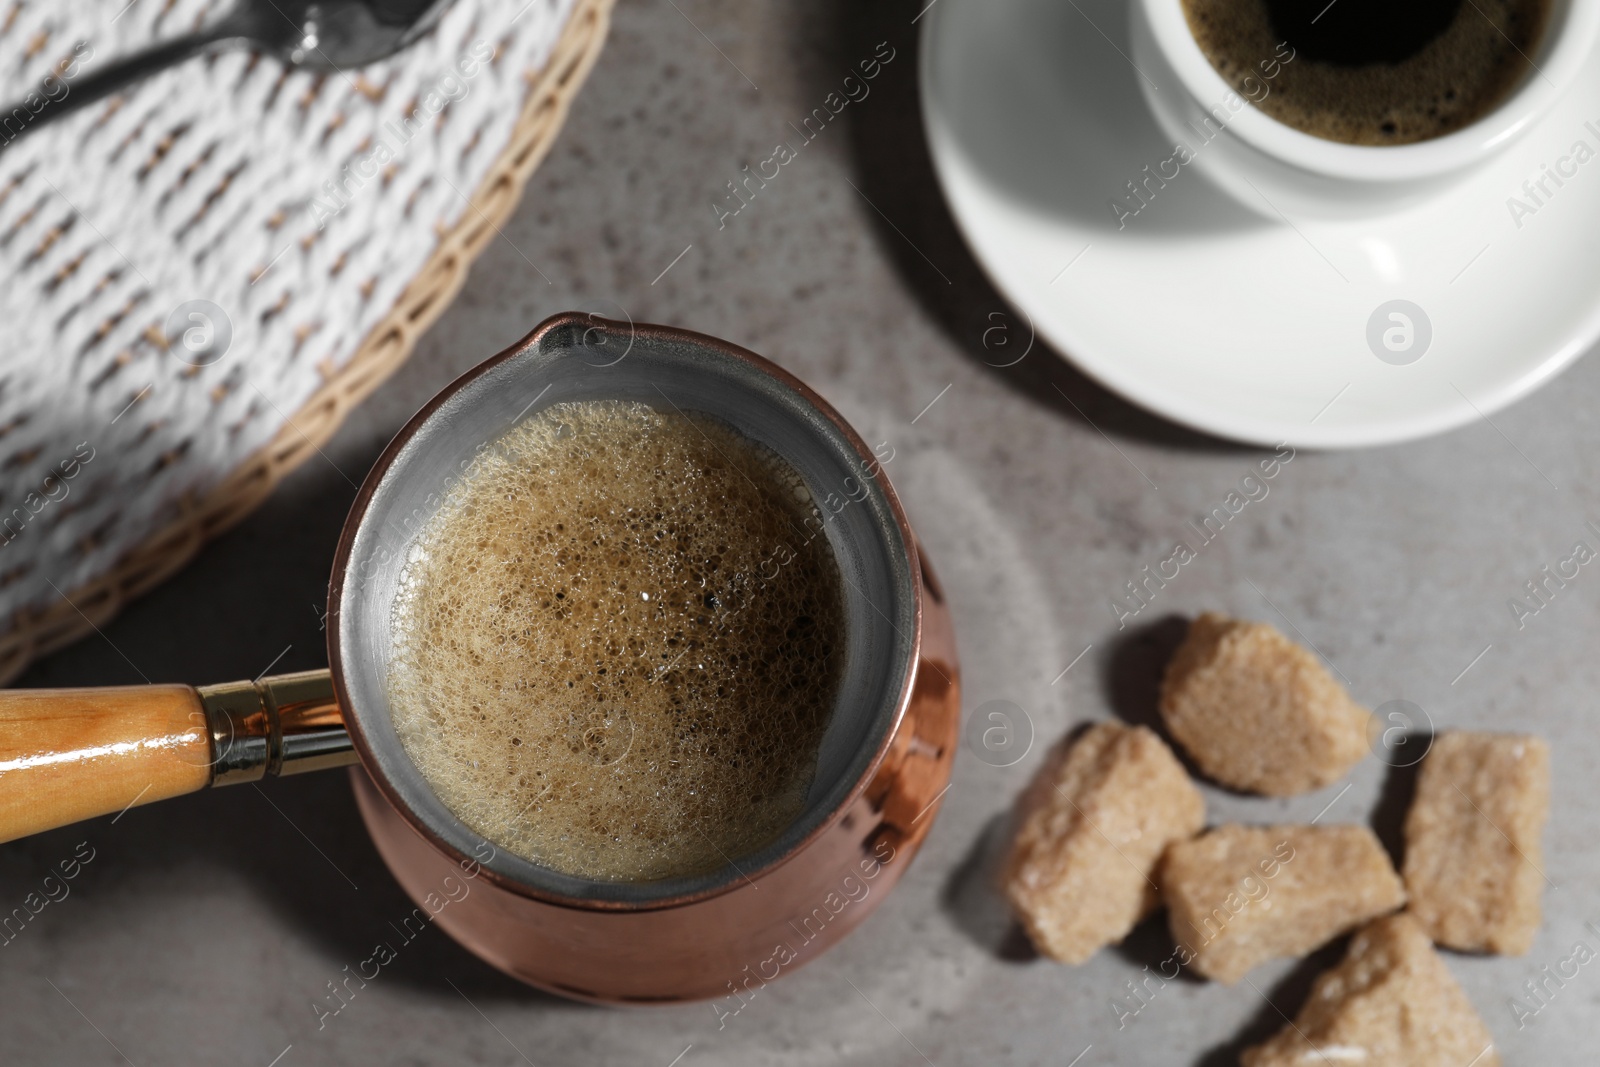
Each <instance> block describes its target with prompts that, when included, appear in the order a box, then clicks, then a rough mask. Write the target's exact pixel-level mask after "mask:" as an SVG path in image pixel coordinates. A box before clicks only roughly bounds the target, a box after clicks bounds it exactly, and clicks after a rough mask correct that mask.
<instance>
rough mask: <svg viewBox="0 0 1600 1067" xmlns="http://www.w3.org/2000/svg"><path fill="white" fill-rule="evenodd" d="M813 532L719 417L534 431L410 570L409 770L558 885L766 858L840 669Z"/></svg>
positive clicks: (829, 595)
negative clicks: (564, 877) (756, 854)
mask: <svg viewBox="0 0 1600 1067" xmlns="http://www.w3.org/2000/svg"><path fill="white" fill-rule="evenodd" d="M817 517H818V516H817V512H816V509H815V505H813V504H812V502H811V498H810V494H809V493H808V492H807V490H806V487H805V483H804V481H803V479H802V478H801V477H800V475H799V474H798V473H797V472H796V471H795V470H794V469H793V468H792V467H790V466H789V465H788V463H787V462H785V461H784V460H783V459H781V458H780V457H779V456H777V455H776V454H775V453H773V452H771V451H770V450H769V449H767V448H765V447H764V446H761V445H759V444H757V443H756V442H754V441H751V440H749V439H747V438H745V437H743V436H742V435H741V434H739V433H738V432H737V431H735V430H734V429H733V428H732V427H730V426H728V425H726V424H724V423H722V422H720V421H717V420H714V419H711V418H708V417H704V416H700V415H683V414H679V413H677V412H675V411H668V412H663V411H657V410H655V409H653V408H651V407H649V406H647V405H644V404H638V403H627V402H619V401H589V402H581V403H564V404H556V405H554V406H552V407H550V408H548V409H546V410H545V411H543V412H541V413H539V414H538V415H535V416H533V417H530V418H529V419H527V420H526V421H524V422H522V423H521V424H519V425H518V426H516V427H515V428H514V429H513V430H511V431H510V432H509V433H508V434H507V435H506V436H505V437H503V438H501V439H500V440H498V441H496V442H494V444H493V445H492V446H491V447H490V448H488V449H487V450H486V451H484V452H483V453H481V454H480V456H479V458H478V460H477V462H476V464H475V467H474V469H473V470H472V471H471V473H470V475H469V477H468V478H467V479H466V480H464V481H463V482H462V483H461V484H459V485H458V486H457V487H456V488H455V489H454V490H453V491H452V492H451V493H450V494H449V495H448V497H447V498H446V499H445V501H444V502H443V505H442V506H441V508H440V509H439V511H438V512H437V513H436V514H435V515H434V516H433V517H432V518H431V519H430V520H429V521H428V522H427V524H426V526H425V527H424V528H423V530H422V531H421V533H420V535H419V536H418V537H417V539H416V541H415V543H414V545H413V546H412V548H411V550H410V553H409V556H408V558H407V561H406V564H405V568H404V571H403V574H402V577H401V580H400V586H399V592H398V594H397V596H396V599H395V602H394V609H393V616H392V632H393V637H394V644H393V649H394V651H393V660H392V662H391V664H390V671H389V699H390V706H391V708H392V712H393V717H394V724H395V727H396V729H397V731H398V732H399V735H400V739H401V741H402V743H403V744H404V746H405V749H406V752H407V754H408V755H409V756H410V757H411V759H412V760H413V761H414V762H415V763H416V765H417V767H418V769H419V770H420V771H421V772H422V775H423V777H424V778H426V779H427V781H428V783H429V785H431V786H432V788H433V789H434V791H435V793H436V794H437V795H438V796H439V798H440V800H442V801H443V802H444V803H445V804H446V805H447V806H448V807H449V808H450V809H451V810H452V811H453V812H454V813H455V814H456V815H457V816H458V817H459V818H460V819H461V820H462V821H463V822H464V823H466V824H467V825H468V826H469V827H471V828H472V829H473V830H475V831H476V832H478V833H480V834H482V835H483V836H484V837H485V838H487V839H488V840H490V841H492V842H494V843H496V844H497V845H500V846H502V847H504V848H506V849H509V850H510V851H512V852H515V853H517V854H519V855H522V856H524V857H527V858H528V859H531V860H534V861H535V862H538V863H541V864H543V865H545V866H548V867H551V868H554V869H556V870H559V871H563V872H566V873H568V874H573V875H578V876H582V877H587V878H594V879H603V880H650V879H657V878H663V877H668V876H674V875H686V874H694V873H700V872H704V871H707V870H712V869H715V868H718V867H721V866H724V865H725V864H727V863H728V862H729V861H730V860H735V859H737V858H738V857H739V856H740V855H742V854H745V853H748V852H750V851H752V850H753V849H756V848H758V847H760V846H762V845H764V844H766V843H767V842H769V841H771V840H772V839H773V838H774V837H776V836H777V835H778V834H779V833H780V832H781V831H782V830H784V829H785V828H786V827H787V826H788V825H790V824H791V823H792V822H793V821H794V820H795V818H797V817H798V816H799V814H800V813H801V810H802V808H803V805H804V800H805V795H806V791H807V788H808V786H809V785H810V782H811V779H812V777H813V776H814V774H815V770H816V762H817V752H818V749H819V747H820V745H821V741H822V736H823V733H824V731H825V729H826V727H827V725H828V721H829V718H830V715H831V713H832V710H833V706H834V701H835V697H836V695H837V690H838V685H839V677H840V674H841V670H842V666H843V657H844V649H843V632H844V631H843V625H844V624H843V604H842V597H841V593H840V578H839V573H838V565H837V563H836V561H835V560H834V557H833V553H832V550H831V548H830V547H829V546H828V543H827V538H826V537H825V536H821V535H817V536H815V537H808V534H809V531H811V530H815V529H817V528H818V527H819V523H818V522H817V521H816V518H817ZM808 518H811V519H812V520H813V521H812V523H811V525H810V526H806V525H804V522H805V520H806V519H808Z"/></svg>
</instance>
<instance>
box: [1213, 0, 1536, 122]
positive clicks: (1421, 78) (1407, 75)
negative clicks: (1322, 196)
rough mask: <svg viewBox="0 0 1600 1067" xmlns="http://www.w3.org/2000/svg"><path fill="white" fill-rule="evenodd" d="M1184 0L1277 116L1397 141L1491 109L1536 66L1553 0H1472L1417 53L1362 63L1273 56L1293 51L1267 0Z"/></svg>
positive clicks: (1228, 74) (1223, 56)
mask: <svg viewBox="0 0 1600 1067" xmlns="http://www.w3.org/2000/svg"><path fill="white" fill-rule="evenodd" d="M1183 9H1184V14H1185V15H1186V16H1187V19H1188V23H1189V30H1190V32H1191V33H1192V34H1193V35H1194V38H1195V40H1196V42H1198V43H1199V45H1200V49H1201V51H1202V52H1204V53H1205V55H1206V58H1207V59H1209V60H1210V61H1211V65H1212V66H1213V67H1214V68H1216V70H1217V73H1219V74H1221V75H1222V77H1223V80H1225V81H1227V82H1228V83H1230V84H1231V85H1232V86H1233V87H1234V88H1235V89H1236V90H1238V92H1239V93H1240V94H1241V95H1242V96H1245V97H1246V98H1247V99H1249V100H1250V101H1251V102H1253V103H1254V104H1255V105H1256V106H1257V107H1258V108H1260V109H1261V110H1262V111H1265V112H1266V113H1267V114H1269V115H1271V116H1272V117H1273V118H1275V119H1277V120H1278V121H1280V122H1282V123H1285V124H1286V125H1289V126H1293V127H1295V128H1296V129H1299V130H1303V131H1304V132H1306V133H1309V134H1312V135H1314V136H1317V137H1322V138H1324V139H1326V140H1330V141H1342V142H1344V143H1346V144H1361V145H1400V144H1410V143H1413V142H1416V141H1425V140H1428V139H1430V138H1434V137H1441V136H1443V135H1445V134H1447V133H1451V132H1453V131H1455V130H1458V129H1460V128H1461V127H1463V126H1466V125H1468V124H1470V123H1472V122H1474V121H1476V120H1477V119H1479V118H1481V117H1482V116H1484V115H1486V114H1488V113H1489V112H1490V111H1491V110H1493V108H1494V107H1495V106H1496V105H1497V104H1498V103H1499V102H1500V100H1501V99H1502V98H1503V97H1504V96H1506V95H1507V94H1508V93H1509V92H1510V91H1511V90H1512V89H1513V88H1514V87H1515V86H1516V85H1517V84H1518V83H1519V82H1520V81H1521V79H1522V78H1523V77H1525V76H1526V75H1527V73H1528V72H1529V71H1530V70H1531V69H1532V67H1531V64H1530V63H1529V61H1528V59H1527V58H1526V56H1528V55H1532V54H1533V53H1534V52H1535V51H1536V49H1537V47H1538V43H1539V39H1540V37H1541V36H1542V34H1543V32H1544V25H1545V22H1546V19H1547V17H1548V11H1549V0H1467V2H1463V3H1462V4H1461V7H1460V9H1459V11H1457V13H1456V16H1455V18H1454V19H1453V20H1452V21H1451V22H1450V24H1449V25H1448V27H1447V28H1446V29H1445V30H1444V31H1443V32H1442V33H1440V34H1439V35H1438V36H1437V37H1435V38H1433V40H1431V41H1429V42H1428V43H1427V44H1426V45H1424V46H1423V47H1422V48H1421V49H1420V50H1419V51H1417V52H1416V53H1415V54H1414V55H1412V56H1410V57H1409V58H1407V59H1403V60H1401V61H1399V62H1395V63H1384V62H1377V63H1364V64H1361V65H1345V64H1340V63H1330V62H1319V61H1316V60H1312V59H1309V58H1307V57H1305V56H1297V57H1296V58H1294V59H1293V60H1291V61H1289V62H1286V63H1282V62H1275V61H1281V59H1282V57H1283V55H1286V54H1288V52H1287V51H1284V52H1282V53H1280V52H1278V51H1277V49H1278V47H1279V39H1278V37H1277V34H1276V33H1275V32H1274V30H1273V26H1272V23H1271V19H1270V15H1269V12H1268V9H1267V5H1266V3H1265V2H1264V0H1183ZM1373 32H1374V33H1380V32H1382V28H1381V27H1374V28H1373ZM1263 63H1266V64H1269V65H1268V66H1265V67H1264V66H1263V65H1262V64H1263ZM1274 67H1276V68H1277V73H1276V74H1275V75H1274V76H1272V77H1271V78H1270V79H1268V78H1267V77H1264V75H1265V74H1266V73H1267V72H1269V71H1271V70H1272V69H1273V68H1274ZM1247 79H1249V80H1247ZM1263 92H1264V95H1263Z"/></svg>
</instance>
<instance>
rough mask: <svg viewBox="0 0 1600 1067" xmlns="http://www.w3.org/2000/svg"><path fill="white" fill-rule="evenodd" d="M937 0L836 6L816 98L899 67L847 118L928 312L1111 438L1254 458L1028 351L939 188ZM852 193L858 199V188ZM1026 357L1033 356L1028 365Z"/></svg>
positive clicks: (1000, 371)
mask: <svg viewBox="0 0 1600 1067" xmlns="http://www.w3.org/2000/svg"><path fill="white" fill-rule="evenodd" d="M924 6H926V0H894V2H885V3H878V4H851V3H848V2H845V0H837V2H836V3H835V4H834V5H833V7H832V10H831V16H832V18H831V21H832V24H833V25H834V27H835V28H836V32H835V33H834V34H833V35H832V37H831V39H830V40H828V41H827V44H826V48H825V50H824V54H823V55H822V56H821V58H820V59H819V60H818V62H817V67H816V70H815V71H814V85H812V86H810V87H808V89H807V92H808V93H810V94H811V96H813V97H815V98H816V99H817V100H818V101H820V100H822V99H823V97H825V96H826V95H827V94H828V93H829V92H833V91H836V90H837V89H838V88H839V85H840V83H841V81H842V79H843V77H844V76H845V75H846V74H849V73H851V72H852V71H854V70H855V64H856V63H857V61H858V60H860V59H862V58H864V57H870V56H872V55H873V52H874V49H875V48H876V47H877V46H878V44H879V42H883V41H887V42H889V45H890V47H892V48H893V49H895V58H894V60H893V62H892V63H891V64H890V65H889V66H887V67H885V68H884V69H883V71H882V72H881V73H880V75H879V76H878V77H877V79H876V80H875V81H874V82H873V83H872V90H871V95H870V96H869V97H868V98H867V99H865V100H863V101H862V102H861V105H860V106H859V107H849V108H847V109H846V111H845V113H844V114H843V115H842V116H841V117H844V118H846V119H847V120H848V130H847V133H848V135H849V137H850V151H851V153H852V155H853V156H854V161H855V165H856V170H857V172H858V173H857V177H856V179H855V180H856V183H857V184H858V185H859V186H860V193H861V194H862V195H863V196H864V197H865V198H866V199H867V200H869V201H870V204H871V206H870V207H868V208H867V209H866V210H865V211H864V212H863V214H864V215H865V217H867V218H869V219H870V221H871V224H872V226H873V229H874V231H875V232H876V235H877V239H878V241H879V243H880V244H881V245H882V246H883V248H884V249H885V250H886V252H887V253H888V255H889V256H890V258H891V259H892V260H893V261H894V263H895V266H896V268H897V269H898V270H899V272H900V275H901V277H902V278H903V279H904V280H905V283H906V285H907V287H908V288H909V289H910V290H911V291H912V293H913V294H914V295H915V297H916V299H917V300H918V302H919V303H920V304H921V305H922V308H923V310H924V311H925V312H926V313H927V314H928V315H929V316H930V317H931V318H933V319H934V320H935V321H936V322H938V323H939V324H940V326H941V327H943V329H944V330H945V332H946V333H947V334H948V335H949V336H950V337H951V339H952V340H954V341H955V343H956V344H957V345H958V346H959V347H960V348H961V350H962V351H963V352H964V353H966V354H967V356H968V357H969V358H970V359H972V360H973V361H974V362H976V363H979V364H981V365H983V366H984V367H985V368H986V369H987V371H988V372H989V373H991V374H993V375H994V376H995V377H996V378H998V379H999V380H1000V381H1002V382H1004V383H1005V385H1006V386H1007V387H1008V388H1010V389H1012V390H1014V391H1016V392H1017V393H1019V394H1021V395H1023V396H1026V397H1028V398H1029V399H1031V400H1033V401H1034V402H1035V403H1039V404H1042V405H1044V406H1045V407H1046V408H1048V409H1049V410H1051V411H1053V412H1056V413H1058V414H1060V415H1062V416H1064V417H1066V418H1068V419H1073V420H1075V421H1078V422H1082V423H1085V424H1087V425H1089V426H1092V427H1093V428H1094V429H1096V430H1098V431H1102V432H1104V433H1106V434H1108V435H1112V436H1114V437H1122V438H1132V439H1136V440H1140V441H1144V442H1148V443H1152V444H1158V445H1167V446H1171V447H1178V448H1184V449H1188V450H1193V451H1206V452H1217V453H1231V452H1245V451H1248V449H1247V448H1246V447H1245V446H1242V445H1237V444H1233V443H1231V442H1227V441H1223V440H1221V439H1219V438H1214V437H1211V436H1208V435H1206V434H1202V433H1199V432H1196V431H1193V430H1190V429H1187V428H1185V427H1181V426H1178V425H1177V424H1175V423H1171V422H1168V421H1166V420H1165V419H1162V418H1160V417H1158V416H1156V415H1152V414H1150V413H1149V412H1147V411H1145V410H1143V409H1142V408H1138V407H1135V406H1133V405H1132V404H1129V403H1128V402H1127V401H1125V400H1123V399H1121V398H1120V397H1118V396H1116V395H1114V394H1112V393H1110V392H1108V391H1107V390H1105V389H1104V388H1102V387H1101V386H1100V385H1098V384H1097V383H1095V382H1094V381H1092V380H1090V379H1089V378H1087V377H1086V376H1084V375H1083V374H1082V373H1081V372H1079V371H1078V370H1077V369H1076V368H1075V367H1073V366H1072V365H1071V364H1069V363H1068V362H1066V361H1065V360H1064V359H1063V358H1062V357H1061V356H1060V355H1058V354H1057V353H1056V352H1055V351H1053V350H1052V349H1051V348H1050V347H1049V346H1048V345H1046V344H1045V343H1044V341H1043V340H1037V339H1036V340H1034V341H1033V346H1032V348H1031V350H1028V344H1029V339H1030V334H1031V329H1030V327H1029V325H1028V323H1027V320H1026V319H1025V318H1024V317H1022V316H1020V315H1017V314H1016V313H1015V312H1013V311H1012V310H1011V308H1010V306H1009V305H1008V304H1007V302H1006V300H1005V298H1004V297H1003V296H1001V295H1000V294H999V293H998V292H997V291H996V290H995V288H994V287H993V286H992V285H991V284H990V283H989V280H988V278H987V277H985V276H984V273H983V270H982V268H981V267H979V265H978V263H977V261H976V260H974V259H973V257H972V254H971V252H970V251H969V250H968V249H967V246H966V243H965V241H964V240H963V239H962V237H961V234H960V232H959V230H958V229H957V227H956V224H955V220H954V219H953V218H952V216H951V214H950V211H949V208H948V207H947V205H946V203H945V200H944V195H943V193H942V192H941V191H940V189H939V184H938V180H937V178H936V177H935V174H934V171H933V162H932V159H931V158H930V156H929V154H928V147H927V141H926V138H925V135H924V130H923V124H922V115H921V110H920V106H919V98H918V87H917V83H918V49H917V29H918V26H916V25H913V24H912V23H911V19H912V18H913V17H915V16H916V14H917V12H918V11H920V10H922V8H923V7H924ZM846 195H851V196H853V195H855V193H853V192H847V193H846ZM1025 350H1027V352H1028V354H1027V355H1026V356H1025V357H1023V358H1021V359H1020V360H1019V359H1018V357H1019V356H1020V355H1021V354H1022V353H1023V352H1024V351H1025Z"/></svg>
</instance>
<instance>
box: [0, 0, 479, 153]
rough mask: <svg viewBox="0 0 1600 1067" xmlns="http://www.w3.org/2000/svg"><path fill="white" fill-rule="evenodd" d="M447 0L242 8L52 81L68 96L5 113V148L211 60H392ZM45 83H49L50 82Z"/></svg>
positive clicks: (275, 0) (265, 2)
mask: <svg viewBox="0 0 1600 1067" xmlns="http://www.w3.org/2000/svg"><path fill="white" fill-rule="evenodd" d="M448 5H449V0H238V2H237V3H235V5H234V7H233V9H232V10H231V11H229V12H228V13H227V14H226V15H224V16H223V17H222V18H220V19H218V20H217V21H216V22H214V23H212V24H211V25H209V26H206V27H205V28H204V29H201V30H198V31H196V32H195V33H191V34H188V35H186V36H183V37H175V38H173V39H171V40H168V41H163V42H162V43H160V44H156V45H152V46H151V47H149V48H147V49H145V50H144V51H142V52H137V53H135V54H134V55H131V56H128V57H127V58H126V59H121V60H117V61H116V62H114V63H112V64H111V65H110V66H108V67H106V69H104V70H101V71H97V72H95V73H93V74H90V75H88V76H86V77H78V78H74V77H71V76H60V75H53V76H52V77H55V78H56V80H57V82H59V83H60V84H62V85H65V86H66V92H65V93H61V92H60V90H59V89H57V90H56V91H55V92H54V93H52V92H48V91H46V90H47V89H49V88H50V86H48V85H47V86H45V87H43V88H41V89H40V90H39V91H36V92H34V93H30V94H29V99H30V100H31V101H33V102H34V103H35V104H36V105H42V106H35V107H30V106H29V104H28V103H17V104H16V105H14V106H12V107H10V108H7V109H4V110H0V146H6V145H10V144H11V143H12V142H13V141H14V140H16V138H17V137H18V136H20V135H21V134H23V133H25V132H27V131H28V130H30V129H33V128H34V127H36V126H39V125H40V124H42V123H44V122H46V121H48V120H50V119H54V118H57V117H59V116H61V115H66V114H68V113H70V112H73V111H76V110H77V109H78V108H80V107H83V106H84V105H85V104H92V103H94V102H95V101H96V100H100V99H103V98H105V97H107V96H110V95H111V94H112V93H115V92H118V91H119V90H121V89H124V88H126V87H128V86H129V85H132V84H133V83H135V82H137V81H139V80H141V79H143V78H145V77H148V76H149V75H151V74H154V73H156V72H157V71H160V70H165V69H166V68H167V67H170V66H172V65H173V64H175V63H181V62H183V61H184V60H186V59H190V58H192V57H194V56H197V55H200V54H202V53H205V52H220V51H225V50H228V49H233V48H252V49H256V50H257V51H260V52H264V53H266V54H267V55H271V56H275V57H277V58H278V59H281V60H282V61H283V62H285V63H287V64H289V65H290V66H295V67H304V68H306V69H308V70H318V71H342V70H345V69H347V68H349V67H359V66H364V65H366V64H368V63H371V62H374V61H375V60H379V59H382V58H384V57H385V56H389V55H393V54H394V53H395V52H398V51H400V50H401V49H403V48H405V47H407V46H409V45H410V44H412V43H413V42H414V41H416V40H417V38H419V37H421V36H422V35H423V34H424V33H426V32H427V31H428V30H429V29H431V28H432V27H433V25H434V23H436V22H437V21H438V20H439V16H440V15H441V14H443V12H444V9H445V8H446V7H447V6H448ZM46 80H47V82H48V81H49V79H46Z"/></svg>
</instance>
